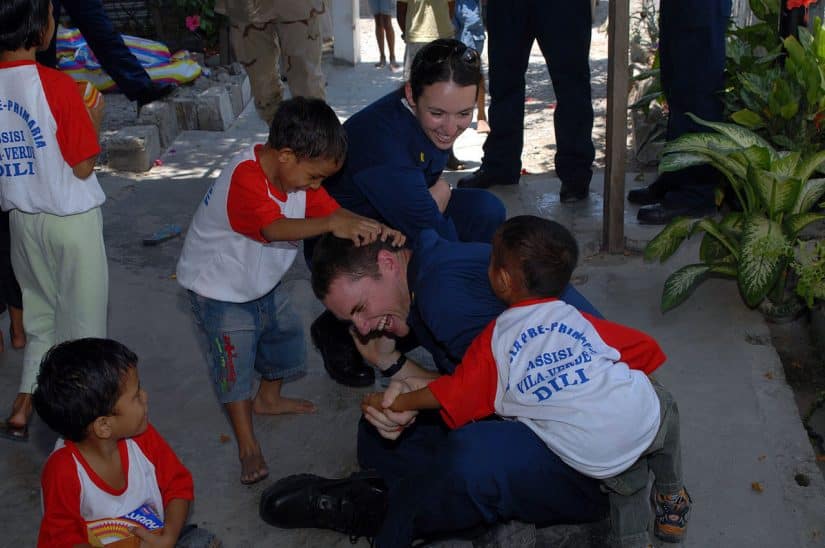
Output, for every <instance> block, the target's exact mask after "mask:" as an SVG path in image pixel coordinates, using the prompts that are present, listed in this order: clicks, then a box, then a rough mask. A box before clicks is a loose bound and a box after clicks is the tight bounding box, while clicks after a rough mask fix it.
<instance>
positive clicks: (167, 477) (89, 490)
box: [37, 424, 194, 548]
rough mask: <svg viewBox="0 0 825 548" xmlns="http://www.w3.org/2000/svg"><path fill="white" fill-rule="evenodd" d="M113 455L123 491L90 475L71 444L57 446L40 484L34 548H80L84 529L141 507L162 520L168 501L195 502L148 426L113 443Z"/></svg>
mask: <svg viewBox="0 0 825 548" xmlns="http://www.w3.org/2000/svg"><path fill="white" fill-rule="evenodd" d="M118 450H119V451H120V462H121V464H122V466H123V473H124V474H125V475H126V485H125V486H124V487H123V489H120V490H115V489H112V488H111V487H110V486H109V485H108V484H107V483H106V482H104V481H103V479H101V478H100V476H98V475H97V474H96V473H95V471H94V470H92V468H91V467H90V466H89V464H88V463H87V462H86V459H84V458H83V455H82V454H81V453H80V451H78V449H77V446H76V445H75V444H74V443H73V442H71V441H65V442H64V440H62V439H60V440H58V441H57V444H55V449H54V451H53V452H52V454H51V455H50V456H49V458H48V460H47V461H46V464H45V466H44V467H43V473H42V475H41V479H40V484H41V488H42V495H43V521H42V522H40V535H39V537H38V539H37V546H38V547H39V548H46V547H48V548H56V547H63V546H74V545H76V544H85V543H87V542H88V538H89V537H88V531H87V523H89V522H93V521H96V520H100V519H106V518H114V517H120V516H124V515H126V514H128V513H130V512H132V511H134V510H135V509H137V508H139V507H140V506H142V505H144V504H147V505H150V506H152V507H154V508H155V509H156V510H157V511H158V515H159V517H160V518H161V520H163V519H164V514H163V509H164V508H165V507H166V505H167V504H168V503H169V501H171V500H172V499H184V500H192V499H193V498H194V489H193V484H192V475H191V474H190V473H189V470H187V469H186V468H185V467H184V466H183V464H181V462H180V460H178V457H177V456H176V455H175V453H174V452H173V451H172V448H171V447H169V445H168V444H167V443H166V441H165V440H164V439H163V438H162V437H161V436H160V434H158V432H157V430H155V428H154V427H153V426H152V425H151V424H150V425H149V427H148V428H147V429H146V432H144V433H143V434H141V435H139V436H135V437H134V438H127V439H122V440H120V441H118Z"/></svg>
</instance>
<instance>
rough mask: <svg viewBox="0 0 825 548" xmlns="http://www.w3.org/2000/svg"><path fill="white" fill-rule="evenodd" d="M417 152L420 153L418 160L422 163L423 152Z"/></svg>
mask: <svg viewBox="0 0 825 548" xmlns="http://www.w3.org/2000/svg"><path fill="white" fill-rule="evenodd" d="M419 154H420V156H419V158H420V160H419V161H420V162H421V163H422V164H423V163H424V153H423V152H419Z"/></svg>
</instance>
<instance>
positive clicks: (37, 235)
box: [10, 207, 109, 394]
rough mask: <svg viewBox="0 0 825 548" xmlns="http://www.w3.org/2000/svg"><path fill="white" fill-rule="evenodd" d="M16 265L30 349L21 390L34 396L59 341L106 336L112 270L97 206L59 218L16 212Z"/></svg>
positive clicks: (13, 231)
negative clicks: (42, 366) (48, 357)
mask: <svg viewBox="0 0 825 548" xmlns="http://www.w3.org/2000/svg"><path fill="white" fill-rule="evenodd" d="M10 228H11V263H12V267H13V268H14V273H15V275H16V276H17V280H18V281H19V282H20V288H21V289H22V290H23V326H24V328H25V330H26V339H27V343H26V351H25V354H24V355H23V374H22V378H21V379H20V390H19V391H20V392H24V393H29V394H30V393H31V392H32V391H33V390H34V385H35V383H36V380H37V373H38V371H39V368H40V360H41V359H42V358H43V355H44V354H45V353H46V351H47V350H49V348H51V347H52V346H54V345H55V344H57V343H60V342H63V341H67V340H71V339H78V338H82V337H105V336H106V306H107V304H108V300H109V268H108V265H107V264H106V249H105V248H104V245H103V216H102V215H101V212H100V208H99V207H96V208H94V209H91V210H89V211H87V212H85V213H79V214H77V215H67V216H65V217H60V216H57V215H50V214H48V213H23V212H22V211H19V210H16V209H15V210H12V211H11V216H10Z"/></svg>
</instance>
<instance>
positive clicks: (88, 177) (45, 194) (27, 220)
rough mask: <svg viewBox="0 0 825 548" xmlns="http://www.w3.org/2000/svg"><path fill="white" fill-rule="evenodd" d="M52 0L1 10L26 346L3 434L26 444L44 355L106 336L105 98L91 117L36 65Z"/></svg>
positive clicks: (56, 76) (15, 262) (2, 86)
mask: <svg viewBox="0 0 825 548" xmlns="http://www.w3.org/2000/svg"><path fill="white" fill-rule="evenodd" d="M54 25H55V22H54V17H53V15H52V3H51V2H50V1H49V0H4V1H3V2H2V3H0V207H2V209H3V211H10V216H9V222H10V232H11V262H12V266H13V268H14V273H15V275H16V276H17V279H18V281H19V282H20V287H21V288H22V290H23V309H24V310H25V322H24V328H25V332H26V338H27V341H28V342H27V345H26V350H25V354H24V355H23V374H22V378H21V380H20V389H19V390H18V394H17V398H16V399H15V401H14V404H13V407H12V412H11V415H10V416H9V418H8V419H7V420H6V421H5V422H4V423H2V424H0V436H2V437H4V438H7V439H12V440H17V441H25V440H26V439H27V438H28V419H29V416H30V415H31V392H32V390H33V388H34V382H35V377H36V375H37V367H38V366H39V365H40V360H41V358H42V357H43V354H45V353H46V351H47V350H48V349H49V348H51V347H52V346H53V345H54V344H56V343H58V342H61V341H65V340H68V339H74V338H78V337H104V336H106V306H107V302H108V284H109V274H108V266H107V264H106V250H105V248H104V245H103V217H102V215H101V211H100V206H101V205H102V204H103V202H104V200H105V199H106V196H105V195H104V194H103V190H102V189H101V188H100V185H99V184H98V182H97V178H96V177H95V174H94V165H95V161H96V159H97V155H98V153H99V152H100V145H99V143H98V131H99V128H100V121H101V119H102V117H103V101H99V102H98V103H97V105H95V106H93V107H91V108H90V109H89V110H87V108H86V105H85V104H84V102H83V97H82V96H81V95H80V93H79V92H78V87H77V84H75V82H74V80H72V79H71V77H69V76H67V75H65V74H63V73H60V72H58V71H56V70H53V69H50V68H46V67H42V66H40V65H38V64H37V63H36V62H35V55H36V53H37V51H38V50H42V49H45V48H47V47H48V45H49V43H50V42H51V39H52V35H53V34H54Z"/></svg>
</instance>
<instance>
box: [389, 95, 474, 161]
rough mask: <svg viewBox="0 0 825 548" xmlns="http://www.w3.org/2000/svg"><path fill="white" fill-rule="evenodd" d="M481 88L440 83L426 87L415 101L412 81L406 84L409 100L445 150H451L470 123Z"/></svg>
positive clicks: (430, 135)
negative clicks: (411, 86) (411, 85)
mask: <svg viewBox="0 0 825 548" xmlns="http://www.w3.org/2000/svg"><path fill="white" fill-rule="evenodd" d="M477 91H478V87H477V86H459V85H458V84H456V83H455V82H436V83H435V84H431V85H429V86H427V87H425V88H424V91H423V92H422V93H421V95H420V96H419V97H418V100H413V97H412V88H410V84H407V85H406V87H405V92H406V95H407V102H408V103H409V104H410V106H411V107H412V108H413V110H414V111H415V115H416V117H417V118H418V122H419V123H420V124H421V129H423V130H424V133H425V134H427V137H429V138H430V141H432V142H433V144H434V145H435V146H437V147H438V148H440V149H441V150H449V149H450V148H451V147H452V146H453V143H455V140H456V139H458V136H459V135H461V134H462V133H464V130H465V129H467V128H468V127H469V126H470V123H471V122H472V121H473V109H474V108H475V104H476V93H477Z"/></svg>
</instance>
